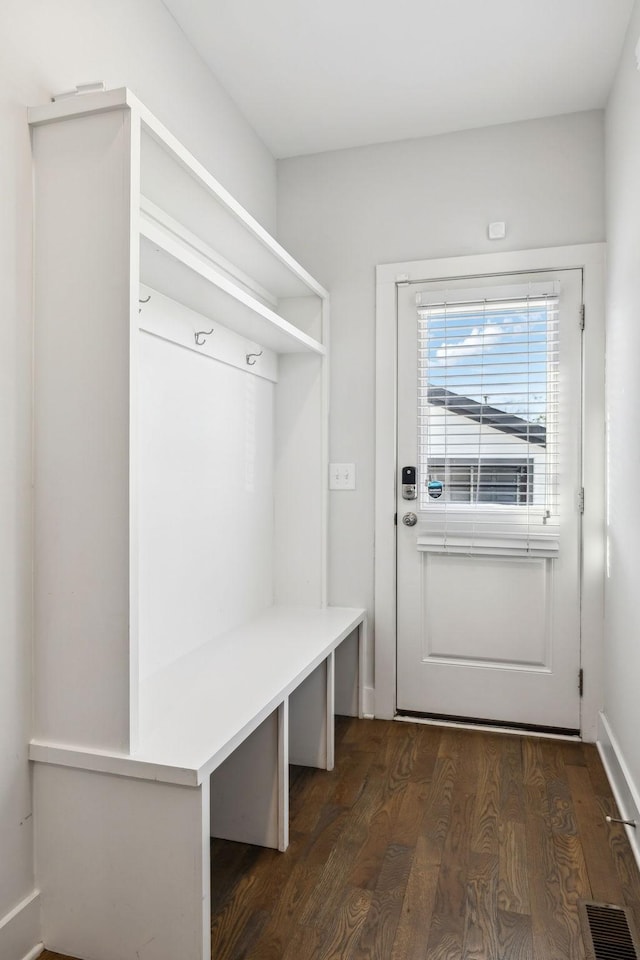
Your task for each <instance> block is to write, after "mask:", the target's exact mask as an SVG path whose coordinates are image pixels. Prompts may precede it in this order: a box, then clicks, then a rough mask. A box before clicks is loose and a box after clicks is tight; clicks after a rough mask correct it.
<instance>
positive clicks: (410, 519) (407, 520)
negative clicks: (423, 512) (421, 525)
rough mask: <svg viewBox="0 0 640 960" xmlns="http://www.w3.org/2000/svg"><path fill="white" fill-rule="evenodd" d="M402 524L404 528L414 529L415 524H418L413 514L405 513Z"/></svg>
mask: <svg viewBox="0 0 640 960" xmlns="http://www.w3.org/2000/svg"><path fill="white" fill-rule="evenodd" d="M402 522H403V523H404V525H405V527H415V525H416V523H417V522H418V518H417V516H416V515H415V513H405V514H404V516H403V517H402Z"/></svg>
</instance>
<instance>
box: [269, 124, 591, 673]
mask: <svg viewBox="0 0 640 960" xmlns="http://www.w3.org/2000/svg"><path fill="white" fill-rule="evenodd" d="M493 220H505V221H506V223H507V238H506V240H505V241H499V242H495V241H494V242H492V241H489V240H488V239H487V224H488V223H489V222H490V221H493ZM309 224H311V225H312V229H309ZM278 227H279V239H280V240H281V242H282V243H283V244H284V245H285V247H287V248H288V249H289V250H291V252H292V253H293V254H294V256H296V257H297V258H298V259H300V260H301V262H302V263H304V264H305V265H306V266H307V268H308V269H309V270H310V271H311V272H312V273H313V274H314V275H315V276H317V277H318V279H319V280H320V281H321V282H323V283H325V284H326V285H327V286H328V287H329V289H330V291H331V297H332V327H331V330H332V334H331V344H332V346H331V402H332V413H331V428H330V459H331V460H334V461H339V462H343V461H344V462H351V461H355V462H356V466H357V490H356V491H355V492H353V493H351V492H342V491H341V492H335V493H332V494H331V500H330V530H329V538H330V539H329V543H330V547H329V597H330V601H331V602H333V603H348V604H361V605H363V606H366V607H368V609H369V611H372V610H373V551H374V499H373V496H374V490H373V469H374V443H375V432H374V332H375V327H374V325H375V305H374V293H375V276H374V267H375V265H376V264H379V263H391V262H395V261H401V260H412V259H414V260H415V259H427V258H435V257H447V256H459V255H464V254H472V253H486V252H496V251H498V250H518V249H526V248H537V247H547V246H561V245H565V244H573V243H588V242H593V241H600V240H602V239H603V238H604V197H603V115H602V112H600V111H594V112H588V113H581V114H573V115H569V116H564V117H554V118H550V119H544V120H535V121H530V122H524V123H515V124H507V125H504V126H497V127H490V128H485V129H481V130H473V131H466V132H462V133H457V134H452V135H446V136H440V137H430V138H425V139H420V140H410V141H404V142H400V143H390V144H381V145H378V146H373V147H364V148H358V149H353V150H342V151H335V152H330V153H325V154H318V155H315V156H310V157H298V158H293V159H289V160H283V161H280V162H279V164H278ZM371 669H372V668H371V664H370V665H369V671H370V678H369V682H371Z"/></svg>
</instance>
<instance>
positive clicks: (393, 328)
mask: <svg viewBox="0 0 640 960" xmlns="http://www.w3.org/2000/svg"><path fill="white" fill-rule="evenodd" d="M605 249H606V248H605V244H604V243H592V244H581V245H577V246H568V247H548V248H543V249H537V250H518V251H512V252H506V253H487V254H478V255H474V256H465V257H451V258H446V259H438V260H412V261H403V262H400V263H390V264H383V265H379V266H377V267H376V457H375V574H374V577H375V579H374V583H375V592H374V596H375V603H374V624H375V638H374V668H375V716H376V717H381V718H387V719H391V718H392V717H394V716H395V713H396V527H395V523H394V516H395V502H396V489H395V483H396V404H397V389H396V388H397V383H396V371H397V326H398V317H397V285H398V284H401V283H408V282H410V283H414V282H415V283H417V282H420V281H427V280H452V279H456V278H461V277H473V276H487V275H491V274H496V275H500V274H505V273H531V272H534V271H537V270H543V271H549V272H551V271H553V270H560V269H568V268H578V269H579V268H582V270H583V271H584V304H585V313H586V323H585V331H584V338H583V385H584V403H583V438H584V440H583V445H582V475H583V485H584V488H585V500H584V515H583V523H582V537H583V541H582V556H581V566H580V575H581V588H582V607H581V643H582V646H581V665H582V668H583V670H584V674H585V678H586V679H585V687H584V696H583V699H582V718H581V729H582V736H583V739H585V740H589V741H595V739H596V734H597V720H598V711H599V709H600V705H601V700H602V690H601V679H600V678H601V676H602V669H601V662H602V647H603V614H604V578H605V574H606V542H605V467H604V464H605V439H604V437H605V413H604V411H605V407H604V269H605ZM578 322H579V318H578V317H576V323H578ZM587 427H588V429H587ZM577 681H578V678H576V682H577Z"/></svg>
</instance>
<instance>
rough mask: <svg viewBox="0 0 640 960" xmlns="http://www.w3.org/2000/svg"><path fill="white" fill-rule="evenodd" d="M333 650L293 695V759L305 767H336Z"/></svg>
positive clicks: (291, 736) (291, 716)
mask: <svg viewBox="0 0 640 960" xmlns="http://www.w3.org/2000/svg"><path fill="white" fill-rule="evenodd" d="M334 664H335V661H334V655H333V653H332V654H330V656H329V657H327V659H326V660H325V661H323V663H321V664H320V666H319V667H316V669H315V670H314V671H313V673H311V674H309V676H308V677H307V679H306V680H304V681H303V683H301V684H300V686H299V687H297V688H296V689H295V690H294V691H293V693H292V694H291V696H290V697H289V759H290V762H291V763H296V764H300V765H301V766H303V767H318V768H319V769H321V770H333V765H334V743H335V740H334V733H335V731H334V674H335V665H334Z"/></svg>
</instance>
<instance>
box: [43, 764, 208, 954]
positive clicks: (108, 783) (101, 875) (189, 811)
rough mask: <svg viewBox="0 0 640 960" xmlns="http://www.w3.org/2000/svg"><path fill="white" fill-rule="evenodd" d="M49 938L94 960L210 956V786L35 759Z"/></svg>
mask: <svg viewBox="0 0 640 960" xmlns="http://www.w3.org/2000/svg"><path fill="white" fill-rule="evenodd" d="M34 786H35V829H36V870H37V875H38V882H39V885H40V887H41V890H42V902H43V904H42V925H43V939H44V941H45V943H46V944H47V947H49V948H50V949H51V950H55V951H56V952H59V953H65V954H71V955H72V956H77V957H93V958H95V960H113V958H114V957H118V958H119V960H175V958H176V957H180V958H181V960H208V958H209V954H210V943H209V902H210V901H209V857H208V849H207V848H208V829H207V828H208V812H209V811H208V804H207V803H206V801H207V799H208V798H207V792H206V786H205V788H204V791H203V788H202V787H179V786H175V785H173V784H165V783H159V782H154V781H149V780H133V779H128V778H126V777H114V776H109V775H106V774H100V773H90V772H86V771H83V770H73V769H71V768H68V767H56V766H52V765H49V764H36V765H35V772H34Z"/></svg>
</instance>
